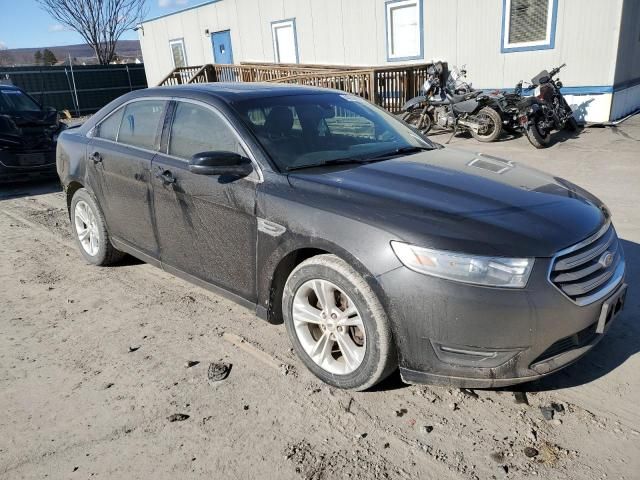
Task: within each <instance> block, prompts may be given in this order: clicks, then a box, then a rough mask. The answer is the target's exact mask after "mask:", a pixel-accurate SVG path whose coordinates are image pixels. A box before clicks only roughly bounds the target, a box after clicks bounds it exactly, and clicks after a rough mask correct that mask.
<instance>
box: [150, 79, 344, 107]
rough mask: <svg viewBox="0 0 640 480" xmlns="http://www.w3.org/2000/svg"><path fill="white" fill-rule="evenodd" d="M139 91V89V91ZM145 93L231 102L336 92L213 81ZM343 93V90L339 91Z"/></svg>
mask: <svg viewBox="0 0 640 480" xmlns="http://www.w3.org/2000/svg"><path fill="white" fill-rule="evenodd" d="M139 92H140V91H139ZM144 92H145V96H146V95H162V96H177V97H179V96H181V95H184V94H185V93H195V94H200V95H202V94H205V95H207V94H208V95H210V96H213V97H216V98H218V99H220V100H222V101H224V102H227V103H232V102H239V101H242V100H248V99H251V98H265V97H283V96H287V95H313V94H322V93H328V92H337V90H330V89H327V88H319V87H308V86H304V85H289V84H282V83H258V82H214V83H196V84H187V85H177V86H166V87H153V88H148V89H146V90H144ZM341 93H344V92H341Z"/></svg>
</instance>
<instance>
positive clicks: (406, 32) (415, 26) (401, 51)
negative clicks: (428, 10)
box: [385, 0, 424, 62]
mask: <svg viewBox="0 0 640 480" xmlns="http://www.w3.org/2000/svg"><path fill="white" fill-rule="evenodd" d="M385 22H386V34H387V60H388V61H390V62H392V61H401V60H416V59H421V58H423V57H424V55H423V45H424V43H423V35H422V0H391V1H388V2H386V3H385Z"/></svg>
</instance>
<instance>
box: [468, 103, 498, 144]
mask: <svg viewBox="0 0 640 480" xmlns="http://www.w3.org/2000/svg"><path fill="white" fill-rule="evenodd" d="M475 119H476V121H477V122H478V123H479V124H480V128H479V129H478V131H477V132H476V131H475V130H473V129H471V135H473V138H475V139H476V140H478V141H479V142H493V141H495V140H497V139H498V137H499V136H500V133H501V132H502V117H501V116H500V114H499V113H498V112H496V111H495V110H494V109H493V108H490V107H483V108H482V109H481V110H480V111H479V112H478V113H477V114H476V115H475Z"/></svg>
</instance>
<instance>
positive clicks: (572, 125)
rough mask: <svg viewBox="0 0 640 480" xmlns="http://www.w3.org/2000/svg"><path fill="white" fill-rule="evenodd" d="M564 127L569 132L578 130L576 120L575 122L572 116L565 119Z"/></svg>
mask: <svg viewBox="0 0 640 480" xmlns="http://www.w3.org/2000/svg"><path fill="white" fill-rule="evenodd" d="M564 129H565V130H567V131H569V132H576V131H578V122H576V119H575V118H574V117H573V116H571V117H569V118H568V119H567V121H566V122H565V124H564Z"/></svg>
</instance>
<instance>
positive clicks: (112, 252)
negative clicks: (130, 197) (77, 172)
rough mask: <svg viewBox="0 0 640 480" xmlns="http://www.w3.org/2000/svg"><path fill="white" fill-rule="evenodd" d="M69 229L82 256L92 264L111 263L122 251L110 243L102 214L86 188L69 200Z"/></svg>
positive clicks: (120, 256)
mask: <svg viewBox="0 0 640 480" xmlns="http://www.w3.org/2000/svg"><path fill="white" fill-rule="evenodd" d="M70 213H71V230H72V233H73V238H74V239H75V241H76V243H77V244H78V247H79V248H80V253H81V254H82V256H83V257H84V258H85V259H86V260H87V261H88V262H89V263H92V264H93V265H111V264H112V263H115V262H117V261H118V260H120V259H121V258H122V257H123V256H124V253H122V252H121V251H119V250H116V248H115V247H114V246H113V245H112V244H111V240H109V234H108V233H107V227H106V223H105V221H104V215H103V214H102V211H101V210H100V207H99V206H98V202H96V200H95V199H94V198H93V195H91V194H90V193H89V191H88V190H86V189H84V188H81V189H79V190H78V191H77V192H76V193H75V194H74V195H73V199H72V200H71V210H70Z"/></svg>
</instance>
